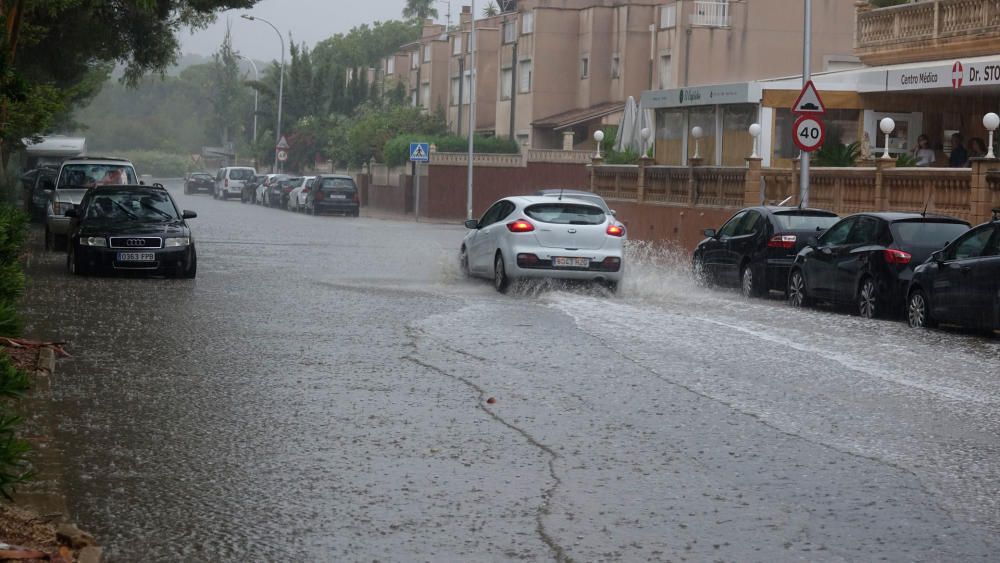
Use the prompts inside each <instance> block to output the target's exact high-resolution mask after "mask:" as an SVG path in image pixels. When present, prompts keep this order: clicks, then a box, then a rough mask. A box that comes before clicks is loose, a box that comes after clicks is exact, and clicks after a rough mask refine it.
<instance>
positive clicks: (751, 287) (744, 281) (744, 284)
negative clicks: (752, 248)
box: [740, 264, 763, 299]
mask: <svg viewBox="0 0 1000 563" xmlns="http://www.w3.org/2000/svg"><path fill="white" fill-rule="evenodd" d="M759 285H760V283H759V282H758V281H757V279H756V278H755V277H754V275H753V268H752V267H751V266H750V264H746V265H745V266H743V273H742V274H740V291H741V292H742V293H743V297H746V298H748V299H749V298H751V297H760V295H761V293H763V292H762V291H761V290H760V288H759V287H758V286H759Z"/></svg>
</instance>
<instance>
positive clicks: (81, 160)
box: [63, 156, 132, 164]
mask: <svg viewBox="0 0 1000 563" xmlns="http://www.w3.org/2000/svg"><path fill="white" fill-rule="evenodd" d="M67 162H73V163H76V164H104V163H108V162H113V163H124V164H132V161H131V160H129V159H127V158H120V157H117V156H71V157H69V158H67V159H65V160H63V163H64V164H65V163H67Z"/></svg>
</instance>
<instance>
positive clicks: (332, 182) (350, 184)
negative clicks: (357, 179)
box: [319, 178, 356, 192]
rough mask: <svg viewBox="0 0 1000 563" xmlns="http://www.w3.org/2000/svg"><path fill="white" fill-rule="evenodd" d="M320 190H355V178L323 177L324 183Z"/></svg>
mask: <svg viewBox="0 0 1000 563" xmlns="http://www.w3.org/2000/svg"><path fill="white" fill-rule="evenodd" d="M319 189H320V191H323V192H331V191H334V190H353V189H356V187H355V186H354V180H351V179H350V178H323V183H322V184H320V186H319Z"/></svg>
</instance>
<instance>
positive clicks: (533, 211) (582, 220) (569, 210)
mask: <svg viewBox="0 0 1000 563" xmlns="http://www.w3.org/2000/svg"><path fill="white" fill-rule="evenodd" d="M524 213H525V214H526V215H527V216H528V217H530V218H532V219H534V220H536V221H541V222H543V223H556V224H559V225H600V224H601V223H603V222H604V220H605V214H604V210H602V209H601V208H599V207H594V206H592V205H581V204H577V203H567V202H561V203H541V204H537V205H532V206H531V207H528V208H527V209H525V210H524Z"/></svg>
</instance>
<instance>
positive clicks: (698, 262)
mask: <svg viewBox="0 0 1000 563" xmlns="http://www.w3.org/2000/svg"><path fill="white" fill-rule="evenodd" d="M691 273H692V275H693V276H694V283H695V284H697V285H698V286H700V287H712V285H713V283H712V277H711V276H710V275H709V273H708V269H707V268H705V262H704V260H702V259H701V256H695V258H694V262H692V264H691Z"/></svg>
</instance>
